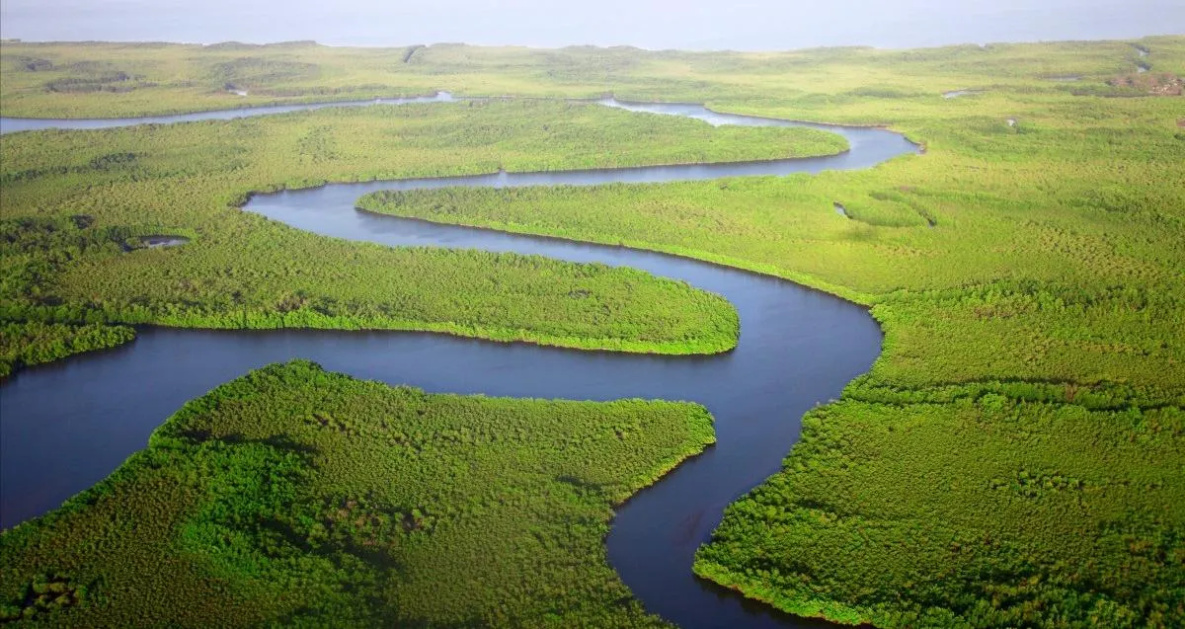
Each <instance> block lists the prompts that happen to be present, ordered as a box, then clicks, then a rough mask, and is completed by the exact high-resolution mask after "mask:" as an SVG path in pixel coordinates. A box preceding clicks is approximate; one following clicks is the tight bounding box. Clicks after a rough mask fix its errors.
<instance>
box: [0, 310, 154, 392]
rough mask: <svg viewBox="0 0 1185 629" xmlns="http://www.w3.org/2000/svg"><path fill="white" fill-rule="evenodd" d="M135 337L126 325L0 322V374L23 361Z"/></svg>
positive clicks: (55, 356) (42, 360) (45, 359)
mask: <svg viewBox="0 0 1185 629" xmlns="http://www.w3.org/2000/svg"><path fill="white" fill-rule="evenodd" d="M135 338H136V331H135V330H133V329H132V328H129V327H127V326H112V325H63V324H60V323H42V322H39V321H26V322H21V323H14V322H11V321H3V322H0V378H3V377H7V376H8V375H10V374H11V373H12V372H13V370H15V369H19V368H20V367H22V366H25V365H39V364H41V363H48V362H53V361H55V360H59V359H62V358H65V357H67V356H70V355H73V354H78V353H81V352H88V351H92V350H96V349H107V348H109V347H115V346H116V345H122V344H124V343H127V342H129V341H131V340H133V339H135Z"/></svg>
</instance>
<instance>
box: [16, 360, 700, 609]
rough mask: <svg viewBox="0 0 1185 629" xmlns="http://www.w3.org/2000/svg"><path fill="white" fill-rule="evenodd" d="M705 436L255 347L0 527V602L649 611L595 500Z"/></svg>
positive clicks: (31, 605)
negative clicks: (42, 512)
mask: <svg viewBox="0 0 1185 629" xmlns="http://www.w3.org/2000/svg"><path fill="white" fill-rule="evenodd" d="M713 441H714V437H713V430H712V419H711V416H710V415H708V413H707V411H706V410H704V408H703V407H701V406H698V405H695V404H686V403H675V402H665V401H642V400H622V401H617V402H604V403H594V402H569V401H549V400H524V399H505V398H485V397H477V396H470V397H465V396H456V395H429V394H425V393H424V392H423V391H420V390H418V389H413V388H407V387H399V388H392V387H388V386H387V385H384V384H381V383H375V382H367V381H360V380H355V379H352V378H349V377H346V376H342V375H339V374H332V373H328V372H325V371H323V370H322V369H321V368H319V367H318V366H316V365H314V364H312V363H307V362H294V363H289V364H283V365H273V366H270V367H267V368H264V369H261V370H258V371H255V372H252V373H250V374H248V375H246V376H244V377H242V378H240V379H238V380H235V381H233V382H230V383H228V384H225V385H223V386H221V387H219V388H217V389H215V390H214V391H211V392H210V393H209V394H208V395H206V396H204V397H202V398H199V399H196V400H193V401H191V402H189V403H188V404H186V405H185V407H184V408H182V409H181V410H180V411H178V412H177V414H176V415H174V416H173V417H171V418H169V420H168V421H167V422H165V423H164V425H162V426H161V427H160V428H159V429H158V430H157V431H156V433H155V434H154V435H153V437H152V439H151V442H150V444H149V446H148V448H147V449H145V450H144V451H142V452H140V453H138V454H136V455H135V456H133V457H132V458H131V459H129V460H128V461H127V462H126V463H125V464H124V465H123V466H122V467H120V468H119V469H118V470H116V471H115V472H114V473H113V474H112V475H111V476H110V477H109V478H107V479H106V480H104V481H103V482H102V483H100V484H99V485H97V486H95V487H94V488H92V489H90V490H88V491H86V492H83V493H82V494H80V495H78V496H76V497H75V498H73V499H72V500H70V501H69V502H67V503H66V504H65V505H64V506H63V507H62V508H60V509H58V510H57V511H55V512H53V513H52V514H50V515H48V516H45V517H43V518H39V519H37V520H34V521H32V522H29V523H26V524H23V525H20V526H18V527H16V528H15V529H12V530H10V531H7V532H5V533H4V534H3V536H0V623H3V622H5V621H9V620H21V621H23V623H24V624H29V625H35V626H92V627H95V626H143V625H146V624H147V625H157V626H173V627H180V626H194V627H203V626H211V625H226V626H246V625H250V626H259V625H276V624H282V625H298V626H334V627H343V626H366V627H370V626H391V625H392V624H397V625H400V626H441V625H446V626H456V625H473V624H480V625H510V626H557V627H559V626H572V625H573V624H580V625H587V626H619V627H625V626H661V625H662V622H661V621H660V620H659V619H658V618H656V617H654V616H651V615H648V614H646V612H645V611H644V610H643V609H642V606H641V605H640V604H638V602H637V601H635V600H633V598H632V597H631V596H630V593H629V590H627V589H626V587H625V586H624V585H622V583H621V581H620V580H619V579H618V577H617V575H616V574H615V573H614V572H613V569H612V568H610V567H609V565H608V564H607V562H606V560H605V546H604V536H605V534H606V533H607V532H608V529H609V521H610V518H611V517H612V515H613V512H612V510H611V507H612V506H613V505H615V504H617V503H620V502H622V501H623V500H625V499H626V498H627V497H629V496H630V495H631V494H632V493H634V492H636V491H637V490H639V489H641V488H642V487H645V486H646V485H649V484H651V483H653V482H654V481H655V480H657V479H658V478H659V476H661V475H662V474H663V473H664V472H665V471H667V470H669V469H671V468H672V467H674V466H675V465H677V464H678V463H679V462H680V461H681V460H683V459H685V458H687V457H689V456H692V455H694V454H696V453H698V452H700V451H701V450H702V449H703V448H704V447H706V446H707V445H709V444H711V443H712V442H713Z"/></svg>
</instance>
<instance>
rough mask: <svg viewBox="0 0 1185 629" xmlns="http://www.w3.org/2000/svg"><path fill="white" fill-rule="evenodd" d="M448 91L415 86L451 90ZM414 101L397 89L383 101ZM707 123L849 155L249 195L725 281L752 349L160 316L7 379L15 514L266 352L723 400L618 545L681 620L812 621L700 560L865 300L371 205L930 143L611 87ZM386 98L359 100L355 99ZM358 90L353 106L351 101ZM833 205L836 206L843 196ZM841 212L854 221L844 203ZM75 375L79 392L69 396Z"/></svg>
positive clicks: (314, 219)
mask: <svg viewBox="0 0 1185 629" xmlns="http://www.w3.org/2000/svg"><path fill="white" fill-rule="evenodd" d="M448 100H452V97H451V96H448V95H447V94H443V93H442V94H440V95H437V96H436V97H431V98H424V99H410V100H408V101H399V102H420V101H448ZM385 102H387V103H393V102H394V103H396V104H398V102H395V101H385ZM600 103H601V104H603V105H606V106H613V107H621V108H625V109H629V110H632V111H640V112H651V113H658V114H668V115H679V116H688V117H692V118H696V119H700V120H703V121H705V122H708V123H709V124H714V125H719V124H743V125H753V126H810V127H815V128H823V129H826V130H829V131H833V132H836V133H840V134H842V135H843V136H845V137H846V138H847V139H848V141H849V143H850V145H851V150H850V151H849V152H847V153H843V154H840V155H836V156H830V157H820V158H807V159H791V160H777V161H770V162H756V163H739V164H703V165H686V166H662V167H641V168H627V169H612V170H590V171H566V172H548V173H492V174H489V175H480V176H469V177H449V178H440V179H414V180H400V181H386V182H370V183H348V184H330V185H327V186H323V187H320V188H313V189H307V190H296V191H281V192H277V193H271V194H260V195H256V196H254V197H253V198H252V199H251V200H250V202H248V204H247V205H246V207H245V208H244V209H245V210H246V211H249V212H256V213H258V214H261V215H263V216H266V217H268V218H270V219H273V220H277V221H281V222H284V223H286V224H288V225H291V226H292V227H295V228H298V229H304V230H308V231H312V232H315V233H318V234H323V235H326V236H330V237H336V238H345V239H350V240H358V241H368V242H375V243H380V244H385V245H391V246H432V247H454V248H457V247H467V248H477V249H485V250H489V251H512V252H516V253H522V254H539V255H544V256H548V257H553V258H559V259H564V260H570V261H574V262H600V263H604V264H609V265H614V266H630V267H635V268H638V269H643V270H645V271H649V272H651V273H653V274H655V275H659V276H663V277H669V278H674V279H679V280H684V281H686V282H688V283H690V284H692V285H694V286H696V287H699V288H702V289H705V290H709V291H713V292H716V293H719V294H721V295H723V296H724V297H725V298H727V299H728V300H729V301H730V302H731V303H732V304H733V305H734V306H735V307H736V308H737V311H738V312H739V314H740V321H741V335H740V341H739V344H738V346H737V348H736V349H735V350H734V351H732V352H729V353H726V354H721V355H717V356H701V357H666V356H649V355H636V354H621V353H609V352H586V351H579V350H567V349H558V348H549V347H540V346H535V345H528V344H502V343H494V342H488V341H481V340H474V339H464V338H457V337H451V336H446V335H441V334H430V333H412V332H338V331H316V330H276V331H203V330H184V329H168V328H152V327H150V328H146V329H142V330H141V331H140V333H139V336H138V338H137V339H136V341H135V342H133V343H131V344H129V345H126V346H123V347H119V348H116V349H113V350H108V351H103V352H96V353H91V354H84V355H81V356H77V357H74V358H71V359H69V360H66V361H62V362H59V363H54V364H50V365H45V366H41V367H35V368H30V369H27V370H24V371H22V372H20V373H18V374H16V375H15V376H14V377H13V378H11V379H10V381H9V382H7V383H5V384H4V385H3V387H2V388H0V392H2V395H0V526H3V527H11V526H13V525H15V524H17V523H19V522H21V521H23V520H26V519H29V518H31V517H35V516H37V515H40V514H42V513H45V512H46V511H49V510H51V509H53V508H55V507H56V506H58V505H59V504H61V502H62V501H63V500H65V499H66V498H68V497H69V496H71V495H73V494H75V493H77V492H79V491H81V490H83V489H85V488H87V487H89V486H91V485H93V484H95V483H96V482H98V481H99V480H101V479H103V478H104V477H105V476H107V475H108V474H110V473H111V472H112V471H113V470H114V469H115V468H116V467H118V466H119V464H120V463H122V462H123V461H124V459H126V458H127V457H128V456H129V455H131V454H132V453H133V452H135V451H137V450H139V449H142V448H143V447H144V446H145V445H146V443H147V440H148V436H149V435H150V434H151V432H152V431H153V430H154V429H155V428H156V427H157V426H159V425H160V424H161V422H163V421H164V420H165V418H167V417H168V416H169V415H170V414H172V413H173V412H174V411H176V410H177V409H178V408H180V407H181V405H182V404H183V403H184V402H185V401H187V400H189V399H192V398H195V397H198V396H200V395H202V394H204V393H205V392H207V391H209V390H210V389H211V388H213V387H215V386H217V385H219V384H221V383H224V382H226V381H229V380H231V379H234V378H236V377H238V376H241V375H243V374H244V373H246V372H247V371H249V370H251V369H255V368H258V367H261V366H263V365H266V364H268V363H272V362H277V361H287V360H291V359H296V358H304V359H310V360H313V361H316V362H318V363H320V364H321V365H323V366H324V367H325V368H326V369H329V370H332V371H340V372H344V373H347V374H350V375H352V376H355V377H359V378H366V379H374V380H381V381H384V382H388V383H390V384H396V385H398V384H408V385H412V386H417V387H421V388H423V389H425V390H427V391H431V392H450V393H462V394H473V393H480V394H485V395H494V396H513V397H539V398H571V399H585V400H611V399H617V398H625V397H641V398H662V399H670V400H690V401H695V402H699V403H701V404H704V405H705V406H706V407H707V408H708V410H710V411H711V413H712V415H713V416H714V417H715V418H716V436H717V444H716V445H715V446H714V447H712V448H709V449H708V450H707V451H706V452H705V453H704V454H703V455H701V456H699V457H697V458H694V459H692V460H690V461H687V462H686V463H684V464H682V465H680V466H679V467H678V468H676V469H675V470H674V471H673V472H672V473H670V474H668V475H667V476H666V477H664V478H663V479H662V480H661V481H659V482H658V483H657V484H655V485H654V486H653V487H650V488H648V489H646V490H643V491H642V492H640V493H639V494H638V495H636V496H635V497H634V498H633V499H631V500H630V501H629V502H627V503H626V504H625V505H623V506H622V507H621V508H619V509H618V512H617V517H616V519H615V520H614V524H613V528H612V531H611V533H610V535H609V538H608V554H609V559H610V561H611V563H612V564H613V566H614V568H616V570H617V571H618V573H619V574H620V575H621V578H622V580H623V581H624V582H625V583H626V585H628V586H629V587H630V588H631V590H632V591H633V592H634V594H635V595H636V596H637V597H638V598H639V599H640V600H641V601H642V602H643V604H644V605H645V606H646V609H647V610H648V611H651V612H654V613H657V614H660V615H661V616H663V617H664V618H666V619H668V620H670V621H673V622H675V623H677V624H679V625H680V626H683V627H742V626H744V627H786V626H790V627H809V626H817V625H818V626H824V625H825V623H820V622H818V621H812V620H804V619H798V618H793V617H789V616H785V615H782V614H780V613H778V612H776V611H773V610H771V609H769V608H768V607H766V606H764V605H759V604H755V603H751V602H748V601H745V600H744V599H742V598H741V597H740V596H739V595H736V594H735V593H733V592H731V591H727V590H724V589H722V588H719V587H716V586H715V585H713V584H710V583H706V582H703V581H700V580H699V579H697V578H695V577H694V576H693V575H692V572H691V564H692V560H693V557H694V553H695V550H696V548H698V547H699V545H700V544H702V543H704V542H706V541H707V540H708V539H709V537H710V535H711V532H712V530H713V529H714V528H715V527H716V525H717V524H718V523H719V521H720V518H721V515H722V512H723V509H724V508H725V507H726V506H727V505H728V504H729V503H731V502H733V501H734V500H736V499H737V498H738V497H740V496H741V495H743V494H744V493H746V492H747V491H749V490H750V489H752V488H753V487H754V486H756V485H757V484H759V483H760V482H762V480H764V479H765V478H766V477H768V476H769V475H771V474H773V473H775V472H777V471H778V469H779V467H780V464H781V461H782V458H783V457H784V456H785V455H786V453H787V452H788V451H789V449H790V446H791V445H792V444H793V443H794V442H795V441H796V440H797V438H798V433H799V429H800V422H801V418H802V415H803V414H804V413H805V412H806V411H808V410H809V409H810V408H812V407H813V406H815V405H818V404H821V403H826V402H827V401H829V400H831V399H834V398H836V397H838V396H839V394H840V392H841V391H842V389H843V387H844V385H845V384H846V383H847V382H849V381H850V380H851V379H852V378H854V377H856V376H857V375H859V374H861V373H864V372H865V371H867V370H868V368H869V366H870V365H871V364H872V362H873V361H874V360H875V359H876V357H877V355H878V354H879V352H880V345H881V332H880V329H879V328H878V327H877V325H876V323H875V322H874V321H873V320H872V318H871V317H870V316H869V315H868V313H867V311H866V310H865V309H864V308H862V307H859V306H856V305H854V304H851V303H849V302H846V301H843V300H841V299H838V298H836V297H832V296H830V295H826V294H823V293H820V292H817V291H813V290H810V289H807V288H803V287H801V286H798V285H795V284H793V283H790V282H787V281H784V280H780V279H776V278H772V277H768V276H762V275H758V274H753V273H748V272H745V271H740V270H736V269H731V268H727V267H721V266H716V265H712V264H708V263H704V262H699V261H695V260H690V259H685V258H679V257H674V256H669V255H665V254H659V253H652V252H647V251H639V250H633V249H628V248H624V247H610V246H602V245H591V244H581V243H574V242H567V241H561V240H556V239H548V238H538V237H531V236H520V235H513V234H506V233H501V232H495V231H489V230H480V229H470V228H463V227H454V226H447V225H438V224H433V223H426V222H422V221H413V220H406V219H399V218H394V217H389V216H381V215H375V214H370V213H366V212H359V211H357V210H355V209H354V205H355V202H356V201H357V199H358V198H359V197H360V196H361V195H363V194H366V193H368V192H372V191H375V190H388V189H402V190H409V189H417V188H439V187H446V186H495V187H498V186H534V185H561V184H562V185H595V184H602V183H611V182H635V183H652V182H666V181H680V180H696V179H715V178H720V177H735V176H752V175H787V174H791V173H801V172H807V173H813V172H819V171H821V170H825V169H855V168H867V167H871V166H874V165H876V164H878V163H880V162H882V161H884V160H886V159H889V158H891V157H894V156H897V155H901V154H907V153H914V152H916V151H917V147H916V146H915V145H913V144H911V143H910V142H908V141H907V140H905V139H904V138H903V137H902V136H900V135H898V134H896V133H892V132H889V131H886V130H882V129H874V128H844V127H830V126H823V125H800V123H793V122H788V121H781V120H770V119H764V118H755V117H745V116H735V115H727V114H718V113H715V112H711V111H709V110H707V109H705V108H703V107H701V106H698V105H653V104H630V103H621V102H618V101H615V100H612V99H608V100H604V101H600ZM365 104H373V102H372V101H367V102H365V103H346V104H345V105H347V106H358V105H365ZM338 105H340V104H338ZM322 106H333V105H312V106H286V107H279V108H258V109H245V110H236V111H228V112H206V113H201V114H190V115H186V116H169V117H163V118H152V119H126V120H101V121H80V120H71V121H54V120H38V121H32V120H21V121H19V125H20V128H14V123H13V119H4V120H0V128H2V130H3V131H4V132H12V131H18V130H35V129H43V128H53V127H64V126H69V127H70V128H96V127H110V126H121V125H128V124H142V123H147V122H155V123H172V122H185V121H189V120H205V119H229V118H234V117H239V116H242V115H270V114H276V113H284V112H287V111H295V110H301V109H310V108H314V107H322ZM819 211H827V212H831V211H832V210H831V208H820V209H819ZM835 220H845V219H844V218H843V217H841V216H835ZM62 392H69V394H68V395H63V394H62Z"/></svg>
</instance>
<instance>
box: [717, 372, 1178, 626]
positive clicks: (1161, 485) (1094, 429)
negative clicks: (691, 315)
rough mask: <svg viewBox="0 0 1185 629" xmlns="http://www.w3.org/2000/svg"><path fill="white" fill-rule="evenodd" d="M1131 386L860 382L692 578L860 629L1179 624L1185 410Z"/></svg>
mask: <svg viewBox="0 0 1185 629" xmlns="http://www.w3.org/2000/svg"><path fill="white" fill-rule="evenodd" d="M1074 393H1077V394H1078V395H1077V396H1076V397H1075V395H1074ZM1131 393H1132V392H1131V391H1126V392H1108V391H1106V390H1077V389H1075V387H1073V386H1070V385H1063V386H1056V387H1055V386H1050V385H1046V386H1035V385H1031V384H1025V385H1016V384H999V383H995V384H987V385H977V386H975V387H967V386H954V387H948V388H945V389H942V390H937V391H931V390H910V391H908V392H906V393H904V394H903V393H900V392H895V391H891V390H884V389H878V388H877V387H867V386H862V385H861V384H859V383H857V384H854V385H852V386H851V387H849V389H848V391H847V392H846V393H845V396H844V400H843V401H841V402H839V403H838V404H834V405H831V406H828V407H824V408H821V409H818V410H815V411H813V412H811V413H810V414H809V415H808V416H807V418H806V420H805V422H804V430H803V437H802V439H801V441H799V443H798V444H797V445H795V447H794V454H793V455H792V456H791V457H789V458H788V459H787V461H786V469H785V471H784V472H782V473H781V474H779V475H777V476H775V477H773V478H772V479H771V480H770V481H769V482H767V483H766V484H765V485H763V486H761V487H759V488H758V489H756V490H755V491H753V492H752V493H751V494H750V495H749V496H747V497H746V498H745V499H744V500H742V501H741V502H739V503H737V504H734V505H733V506H731V507H730V508H729V510H728V511H727V512H726V515H725V519H724V522H723V523H722V525H721V526H720V528H719V529H718V531H717V533H716V535H715V537H714V539H713V541H712V543H711V544H709V545H707V546H705V547H704V548H702V549H701V550H700V552H699V555H698V557H697V562H696V573H697V574H699V575H701V576H703V577H706V578H709V579H711V580H713V581H716V582H718V583H721V584H723V585H726V586H729V587H734V588H738V589H740V590H742V591H744V592H745V593H746V594H748V595H750V596H753V597H755V598H759V599H762V600H765V601H768V602H770V603H772V604H774V605H776V606H777V607H780V608H782V609H784V610H787V611H791V612H794V613H796V614H801V615H807V616H815V615H818V616H825V617H828V618H831V619H833V620H837V621H841V622H848V623H853V624H857V623H871V624H873V625H876V626H883V627H1022V626H1023V627H1115V628H1120V627H1179V626H1181V625H1182V624H1185V570H1183V569H1182V567H1183V565H1185V536H1183V535H1182V534H1181V533H1182V531H1185V510H1183V509H1182V508H1181V505H1182V504H1185V474H1182V471H1183V468H1182V461H1185V413H1183V412H1182V411H1181V409H1180V408H1179V407H1162V408H1155V407H1149V408H1140V407H1136V406H1129V405H1128V404H1129V402H1128V398H1129V396H1130V395H1131ZM1066 398H1071V399H1074V400H1075V401H1074V402H1073V403H1067V402H1065V399H1066ZM1050 400H1053V401H1050Z"/></svg>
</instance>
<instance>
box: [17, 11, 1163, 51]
mask: <svg viewBox="0 0 1185 629" xmlns="http://www.w3.org/2000/svg"><path fill="white" fill-rule="evenodd" d="M1169 33H1185V0H885V1H877V0H824V1H819V0H812V1H809V2H804V1H801V0H732V1H730V0H720V1H715V2H713V1H708V0H680V1H672V0H596V1H593V2H578V3H574V2H569V1H565V0H513V1H511V0H507V1H500V0H413V1H410V2H409V1H407V0H263V1H249V0H0V34H2V35H3V36H4V37H17V38H22V39H28V40H84V39H97V40H123V41H139V40H152V41H183V42H200V43H213V42H219V41H227V40H237V41H244V42H258V43H265V42H274V41H284V40H293V39H315V40H317V41H319V42H321V43H326V44H342V45H344V44H355V45H368V46H370V45H403V44H417V43H432V42H442V41H447V42H467V43H473V44H523V45H528V46H565V45H569V44H598V45H613V44H631V45H635V46H640V47H643V48H692V49H715V48H730V49H737V50H770V49H789V48H803V47H810V46H833V45H852V44H864V45H873V46H881V47H896V48H900V47H911V46H932V45H940V44H950V43H986V42H993V41H1038V40H1061V39H1121V38H1133V37H1139V36H1143V35H1153V34H1169Z"/></svg>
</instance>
